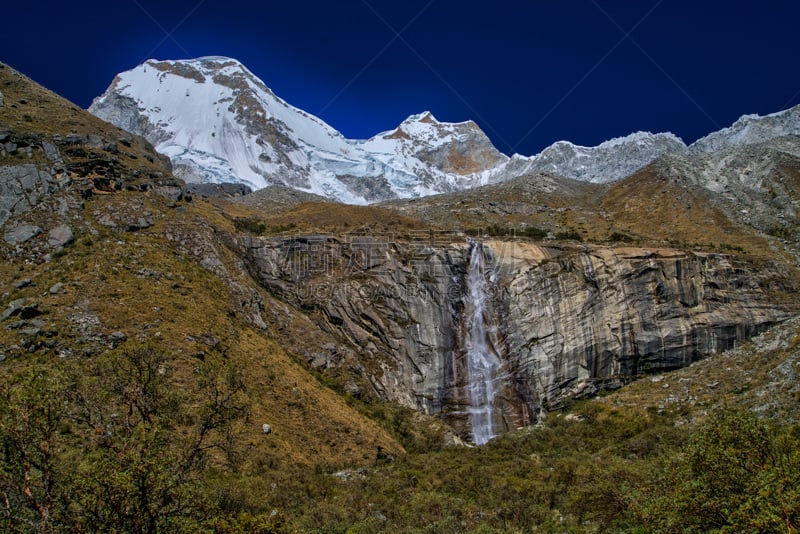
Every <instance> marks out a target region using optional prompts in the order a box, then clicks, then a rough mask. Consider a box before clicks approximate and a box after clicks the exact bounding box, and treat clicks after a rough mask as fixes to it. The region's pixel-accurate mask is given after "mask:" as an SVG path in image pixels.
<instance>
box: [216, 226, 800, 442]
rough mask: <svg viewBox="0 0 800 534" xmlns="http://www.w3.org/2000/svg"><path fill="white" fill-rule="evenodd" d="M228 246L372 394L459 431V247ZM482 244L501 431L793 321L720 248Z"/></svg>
mask: <svg viewBox="0 0 800 534" xmlns="http://www.w3.org/2000/svg"><path fill="white" fill-rule="evenodd" d="M228 244H229V246H230V247H232V248H233V249H234V250H236V251H237V253H238V254H239V255H240V256H241V257H242V258H243V259H244V260H245V264H247V265H249V269H250V272H251V275H252V276H253V277H254V278H255V279H257V280H258V281H259V283H260V284H262V285H263V286H264V287H266V288H267V289H268V290H269V291H270V293H271V294H272V295H273V296H274V297H275V298H276V299H277V300H280V301H282V302H285V303H288V304H289V305H290V306H291V308H292V309H294V310H295V311H296V312H297V313H298V314H302V315H305V316H307V317H310V318H311V320H312V322H315V323H316V324H317V325H319V327H320V328H321V329H322V330H324V331H325V333H326V334H327V335H329V336H331V337H333V338H334V339H336V340H337V342H339V343H341V344H343V345H345V346H347V347H349V350H351V351H352V353H353V354H355V355H356V360H357V361H358V362H360V363H359V365H360V369H359V370H358V372H359V373H361V374H364V375H366V378H367V379H368V380H369V383H370V384H371V386H372V388H373V390H374V392H375V393H376V394H377V395H378V396H380V397H381V398H384V399H386V400H390V401H394V402H398V403H401V404H403V405H406V406H409V407H412V408H415V409H417V410H421V411H424V412H426V413H429V414H434V415H439V416H441V417H442V418H443V419H444V420H446V421H447V422H448V423H450V424H451V425H452V426H453V427H454V428H455V429H456V430H457V431H459V433H461V434H462V435H464V436H465V437H468V436H469V430H470V429H469V417H468V416H467V415H466V414H467V413H468V411H469V407H470V398H469V396H470V384H469V383H468V382H469V380H468V376H467V367H468V366H467V363H466V360H465V358H466V354H467V347H466V344H465V341H464V340H465V335H466V333H465V326H464V313H465V311H464V310H465V306H466V304H467V300H468V298H469V297H468V288H467V284H466V276H467V269H468V262H469V251H468V245H467V244H466V243H464V242H454V243H449V244H436V245H432V244H424V245H422V244H415V243H399V242H391V243H390V242H384V241H381V240H379V239H371V238H365V237H359V238H358V239H353V238H339V237H332V236H305V237H292V238H284V239H279V238H256V237H242V236H238V237H233V236H231V238H230V242H229V243H228ZM485 250H486V255H487V261H488V262H489V263H490V264H491V266H492V267H491V268H492V269H494V271H495V274H494V275H493V278H492V280H493V281H492V282H491V283H489V284H487V291H488V292H489V295H487V297H486V298H487V299H488V300H487V302H491V308H492V309H493V310H494V312H493V314H492V319H490V321H491V324H489V323H487V328H486V331H487V332H490V333H491V334H490V335H491V336H492V339H491V344H492V346H493V347H494V348H493V350H494V351H495V352H496V353H497V355H498V356H499V357H500V359H501V364H500V368H499V370H498V371H497V373H496V376H497V377H498V378H497V381H496V383H495V385H494V387H495V389H496V392H497V393H496V399H497V401H496V406H495V413H494V421H495V426H496V428H497V431H498V433H503V432H505V431H508V430H512V429H514V428H518V427H521V426H525V425H528V424H531V423H534V422H536V421H537V420H538V419H539V418H540V417H541V416H542V414H544V413H545V412H546V411H547V410H550V409H554V408H557V407H558V406H560V405H561V404H562V403H563V402H564V401H565V400H567V399H569V398H575V397H582V396H587V395H591V394H595V393H597V392H598V391H599V390H601V389H608V388H614V387H619V385H621V384H623V383H625V382H627V381H630V380H632V379H634V378H636V377H639V376H641V375H645V374H648V373H656V372H661V371H665V370H670V369H677V368H680V367H683V366H686V365H688V364H690V363H692V362H693V361H696V360H698V359H701V358H703V357H704V356H706V355H708V354H711V353H714V352H718V351H721V350H724V349H727V348H730V347H732V346H733V345H734V344H735V343H736V342H737V341H742V340H745V339H747V338H749V337H750V336H752V335H755V334H756V333H758V332H760V331H762V330H764V329H765V328H767V327H768V326H770V325H773V324H775V323H778V322H780V321H782V320H785V319H786V318H788V317H789V316H790V315H789V313H788V312H786V311H784V310H782V309H779V308H777V307H776V306H774V305H772V304H770V300H769V299H768V298H767V294H766V289H765V288H766V287H767V286H768V284H770V283H771V278H772V277H779V275H778V274H777V273H771V272H770V271H769V269H760V270H758V271H755V270H754V269H752V268H750V267H748V265H746V264H744V263H740V262H738V261H737V260H735V259H734V258H733V257H731V256H726V255H721V254H701V253H690V252H684V251H679V250H673V249H639V248H616V249H613V248H607V247H601V246H583V247H559V246H540V245H535V244H533V243H528V242H500V241H493V242H489V243H486V246H485ZM487 317H488V315H487ZM487 321H489V319H487ZM487 335H488V334H487Z"/></svg>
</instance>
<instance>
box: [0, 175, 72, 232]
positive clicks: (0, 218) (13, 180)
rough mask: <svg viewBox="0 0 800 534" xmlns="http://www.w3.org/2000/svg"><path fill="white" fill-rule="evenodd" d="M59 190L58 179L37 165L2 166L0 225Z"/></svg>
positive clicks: (0, 179) (0, 178) (0, 177)
mask: <svg viewBox="0 0 800 534" xmlns="http://www.w3.org/2000/svg"><path fill="white" fill-rule="evenodd" d="M57 190H58V182H57V180H55V179H54V178H53V177H52V176H51V175H50V173H48V172H45V171H43V170H41V169H39V168H37V167H36V166H35V165H6V166H0V225H3V224H5V223H6V221H8V219H10V218H11V217H12V216H14V215H20V214H22V213H25V212H27V211H30V210H31V209H33V207H34V206H36V205H37V204H39V202H41V201H42V200H43V199H44V198H45V197H47V196H48V195H51V194H53V193H54V192H56V191H57Z"/></svg>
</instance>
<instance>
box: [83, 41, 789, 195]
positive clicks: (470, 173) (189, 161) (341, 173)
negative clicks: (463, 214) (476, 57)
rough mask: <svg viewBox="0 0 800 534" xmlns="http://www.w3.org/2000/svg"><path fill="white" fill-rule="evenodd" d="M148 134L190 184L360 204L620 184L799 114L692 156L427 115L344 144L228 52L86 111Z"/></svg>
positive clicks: (661, 147) (128, 85)
mask: <svg viewBox="0 0 800 534" xmlns="http://www.w3.org/2000/svg"><path fill="white" fill-rule="evenodd" d="M89 109H90V111H91V112H93V113H94V114H95V115H97V116H99V117H100V118H102V119H105V120H108V121H109V122H112V123H114V124H115V125H117V126H119V127H122V128H124V129H126V130H128V131H131V132H133V133H137V134H140V135H143V136H144V137H146V138H147V139H148V140H149V141H150V142H152V143H153V144H154V145H155V146H156V148H157V149H158V150H159V151H160V152H161V153H163V154H165V155H167V156H169V157H170V159H171V160H172V162H173V167H174V170H175V174H176V175H178V176H179V177H181V178H183V179H184V180H186V181H188V182H238V183H243V184H246V185H248V186H250V187H251V188H253V189H260V188H262V187H265V186H267V185H270V184H282V185H287V186H289V187H293V188H295V189H300V190H303V191H307V192H310V193H315V194H318V195H323V196H325V197H328V198H332V199H336V200H339V201H342V202H347V203H355V204H363V203H369V202H376V201H381V200H387V199H392V198H398V197H399V198H407V197H418V196H425V195H431V194H435V193H443V192H451V191H457V190H462V189H466V188H470V187H475V186H479V185H484V184H488V183H495V182H499V181H503V180H506V179H510V178H514V177H517V176H521V175H523V174H530V173H535V172H549V173H554V174H558V175H561V176H565V177H567V178H573V179H577V180H583V181H589V182H597V183H604V182H611V181H614V180H618V179H621V178H624V177H626V176H628V175H630V174H632V173H633V172H635V171H636V170H638V169H639V168H641V167H644V166H645V165H647V164H649V163H651V162H652V161H653V160H655V159H657V158H659V157H661V156H665V155H669V154H683V153H687V152H689V153H705V152H710V151H714V150H719V149H722V148H729V147H737V146H742V145H746V144H753V143H758V142H763V141H765V140H768V139H771V138H774V137H778V136H782V135H800V106H797V107H795V108H792V109H790V110H786V111H783V112H779V113H774V114H772V115H768V116H766V117H759V116H757V115H746V116H743V117H742V118H740V119H739V120H738V121H737V122H736V123H734V124H733V125H732V126H731V127H730V128H725V129H723V130H720V131H719V132H715V133H713V134H710V135H709V136H707V137H705V138H703V139H700V140H698V141H697V142H696V143H694V144H693V145H691V147H689V148H688V149H687V147H686V145H685V144H684V143H683V141H682V140H681V139H680V138H678V137H676V136H675V135H673V134H671V133H656V134H653V133H650V132H636V133H633V134H630V135H627V136H624V137H617V138H614V139H610V140H608V141H605V142H603V143H601V144H599V145H598V146H595V147H585V146H579V145H576V144H573V143H570V142H568V141H559V142H557V143H554V144H553V145H551V146H549V147H547V148H546V149H544V150H543V151H542V152H541V153H539V154H537V155H535V156H530V157H526V156H520V155H518V154H515V155H514V156H513V157H512V158H509V157H508V156H506V155H505V154H502V153H501V152H499V151H498V150H497V149H496V148H495V147H494V146H493V145H492V143H491V141H490V140H489V138H488V137H487V136H486V134H484V132H483V131H482V130H481V129H480V127H479V126H478V125H477V124H476V123H475V122H473V121H469V120H468V121H464V122H455V123H451V122H440V121H439V120H437V119H436V117H434V115H433V113H431V112H430V111H424V112H422V113H418V114H415V115H411V116H409V117H408V118H406V119H405V120H404V121H402V122H401V123H400V124H399V125H398V126H397V127H396V128H394V129H392V130H387V131H385V132H382V133H379V134H377V135H375V136H374V137H372V138H370V139H367V140H349V139H346V138H345V137H344V136H343V135H342V134H341V133H340V132H338V131H337V130H336V129H335V128H333V127H331V126H330V125H328V124H326V123H325V121H323V120H322V119H320V118H318V117H315V116H314V115H311V114H309V113H306V112H305V111H303V110H301V109H298V108H296V107H294V106H292V105H290V104H289V103H287V102H286V101H284V100H282V99H281V98H279V97H278V96H277V95H275V93H273V92H272V91H271V90H270V89H269V87H267V85H266V84H265V83H264V82H263V81H261V80H260V79H259V78H258V77H257V76H255V75H254V74H253V73H252V72H251V71H249V70H248V69H247V68H246V67H245V66H244V65H242V64H241V63H240V62H239V61H237V60H235V59H232V58H228V57H222V56H207V57H201V58H197V59H187V60H177V61H159V60H148V61H146V62H145V63H143V64H142V65H139V66H137V67H135V68H133V69H131V70H129V71H126V72H123V73H121V74H119V75H118V76H117V77H116V78H115V79H114V81H113V82H112V84H111V86H110V87H109V88H108V90H107V91H106V92H105V93H104V94H103V95H102V96H100V97H98V98H96V99H95V101H94V102H93V103H92V106H91V107H90V108H89Z"/></svg>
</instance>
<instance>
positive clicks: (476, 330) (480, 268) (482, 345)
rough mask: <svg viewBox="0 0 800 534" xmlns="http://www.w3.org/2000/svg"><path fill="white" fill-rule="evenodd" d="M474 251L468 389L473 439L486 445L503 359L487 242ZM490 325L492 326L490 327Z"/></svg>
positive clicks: (470, 278) (469, 275) (492, 433)
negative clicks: (497, 340) (499, 351)
mask: <svg viewBox="0 0 800 534" xmlns="http://www.w3.org/2000/svg"><path fill="white" fill-rule="evenodd" d="M470 246H471V251H470V258H469V265H468V270H467V297H466V301H465V313H466V316H465V319H466V324H465V326H466V328H465V333H466V339H465V346H466V354H467V379H468V385H467V391H468V393H469V401H470V406H469V419H470V426H471V428H472V440H473V442H474V443H475V444H476V445H483V444H485V443H487V442H488V441H489V440H491V439H492V438H494V437H495V436H496V435H497V434H496V431H495V422H494V411H495V405H494V402H495V395H496V393H497V391H496V380H497V378H498V376H497V374H498V371H499V370H500V359H499V358H498V356H497V353H496V350H495V348H494V345H493V343H492V340H491V335H492V334H493V333H494V334H496V332H493V329H496V325H495V324H494V322H493V321H492V320H491V316H492V303H491V291H490V290H491V287H490V282H491V276H492V273H491V271H490V270H489V269H487V262H486V254H485V252H484V250H483V244H482V243H480V242H478V241H471V242H470ZM487 325H488V326H487Z"/></svg>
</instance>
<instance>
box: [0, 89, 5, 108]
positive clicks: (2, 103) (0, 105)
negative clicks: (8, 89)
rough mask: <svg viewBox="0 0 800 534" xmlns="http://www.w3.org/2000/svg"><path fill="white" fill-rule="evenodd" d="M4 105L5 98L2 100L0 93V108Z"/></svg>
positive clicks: (0, 92)
mask: <svg viewBox="0 0 800 534" xmlns="http://www.w3.org/2000/svg"><path fill="white" fill-rule="evenodd" d="M4 105H5V98H3V92H2V91H0V108H2V107H3V106H4Z"/></svg>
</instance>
